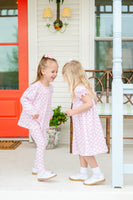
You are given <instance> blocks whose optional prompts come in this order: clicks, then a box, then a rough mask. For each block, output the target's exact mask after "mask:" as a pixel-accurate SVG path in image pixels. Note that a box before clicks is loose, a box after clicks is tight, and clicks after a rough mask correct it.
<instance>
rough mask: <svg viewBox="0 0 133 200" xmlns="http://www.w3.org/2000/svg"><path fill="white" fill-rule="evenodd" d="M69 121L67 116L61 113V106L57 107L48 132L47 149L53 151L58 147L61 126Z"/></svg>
mask: <svg viewBox="0 0 133 200" xmlns="http://www.w3.org/2000/svg"><path fill="white" fill-rule="evenodd" d="M67 120H68V117H67V114H65V113H64V112H62V111H61V106H57V108H55V109H53V117H52V119H51V120H50V124H49V126H50V127H49V129H48V130H47V140H48V143H47V147H46V148H47V149H53V148H55V147H56V146H57V145H58V142H59V139H60V133H61V127H60V125H61V124H63V123H65V122H66V121H67Z"/></svg>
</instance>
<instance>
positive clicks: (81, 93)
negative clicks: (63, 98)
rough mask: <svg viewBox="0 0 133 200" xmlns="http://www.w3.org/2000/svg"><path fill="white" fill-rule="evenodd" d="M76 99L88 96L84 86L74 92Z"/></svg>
mask: <svg viewBox="0 0 133 200" xmlns="http://www.w3.org/2000/svg"><path fill="white" fill-rule="evenodd" d="M74 93H75V96H76V98H80V99H81V97H82V96H85V95H86V94H89V92H88V90H87V89H86V88H85V87H84V86H82V85H81V86H77V87H76V88H75V90H74Z"/></svg>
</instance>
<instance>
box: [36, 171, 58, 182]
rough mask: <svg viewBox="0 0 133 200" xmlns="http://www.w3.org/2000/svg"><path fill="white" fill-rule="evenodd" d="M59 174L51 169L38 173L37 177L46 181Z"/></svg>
mask: <svg viewBox="0 0 133 200" xmlns="http://www.w3.org/2000/svg"><path fill="white" fill-rule="evenodd" d="M56 176H57V174H56V173H54V172H51V171H42V172H40V173H38V175H37V179H38V181H46V180H50V179H51V178H54V177H56Z"/></svg>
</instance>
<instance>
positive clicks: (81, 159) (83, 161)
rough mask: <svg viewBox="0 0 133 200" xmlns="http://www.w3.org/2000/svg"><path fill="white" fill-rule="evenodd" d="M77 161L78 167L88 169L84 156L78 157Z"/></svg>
mask: <svg viewBox="0 0 133 200" xmlns="http://www.w3.org/2000/svg"><path fill="white" fill-rule="evenodd" d="M79 160H80V166H81V167H85V168H87V167H88V162H87V161H86V159H85V157H84V156H80V155H79Z"/></svg>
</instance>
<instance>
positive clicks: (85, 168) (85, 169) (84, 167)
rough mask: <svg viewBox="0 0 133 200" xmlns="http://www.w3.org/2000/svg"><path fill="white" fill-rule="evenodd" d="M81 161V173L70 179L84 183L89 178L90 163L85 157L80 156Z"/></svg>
mask: <svg viewBox="0 0 133 200" xmlns="http://www.w3.org/2000/svg"><path fill="white" fill-rule="evenodd" d="M79 160H80V172H79V173H77V174H74V175H72V176H70V177H69V179H70V180H72V181H84V180H86V179H87V178H88V163H87V162H86V160H85V158H84V156H80V155H79Z"/></svg>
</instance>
